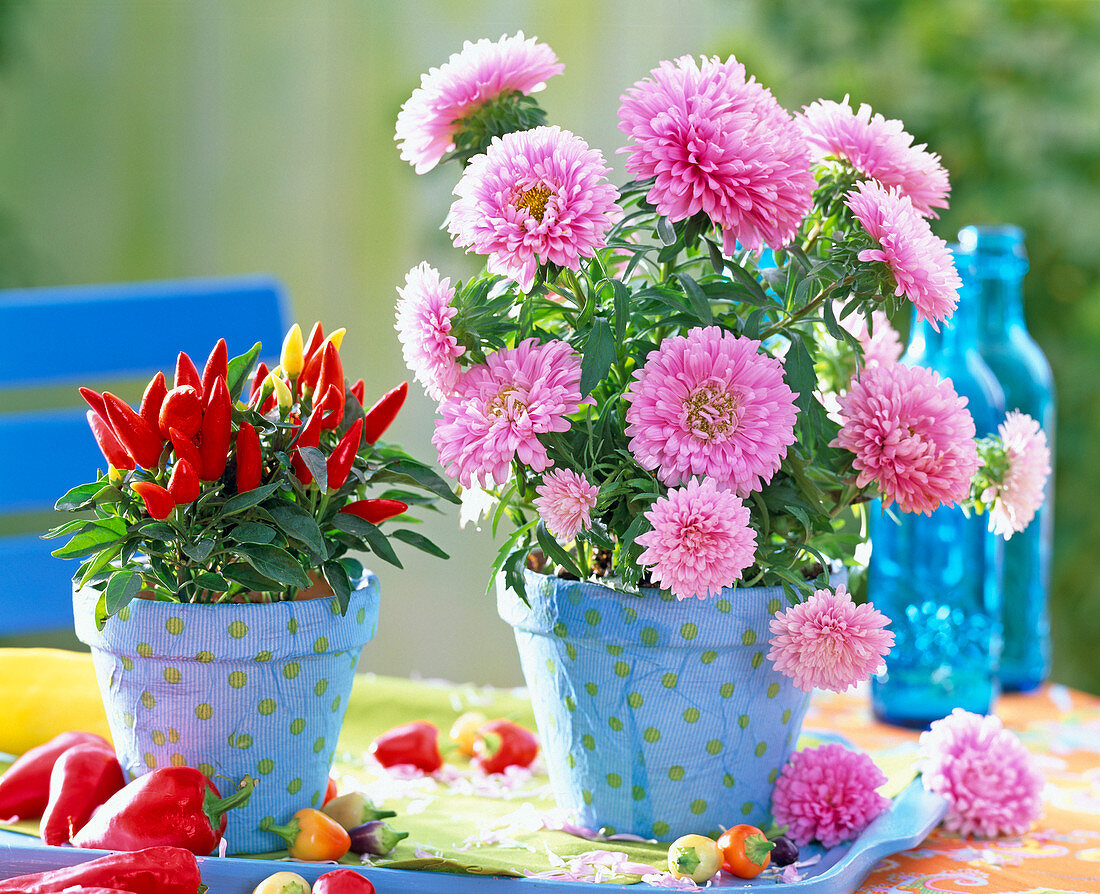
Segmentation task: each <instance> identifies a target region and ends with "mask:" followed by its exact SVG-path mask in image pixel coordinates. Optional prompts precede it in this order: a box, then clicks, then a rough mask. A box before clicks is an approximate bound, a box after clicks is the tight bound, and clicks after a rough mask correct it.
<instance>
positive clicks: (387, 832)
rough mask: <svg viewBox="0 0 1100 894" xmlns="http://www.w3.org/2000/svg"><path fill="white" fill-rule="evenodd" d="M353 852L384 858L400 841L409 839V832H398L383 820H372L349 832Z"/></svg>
mask: <svg viewBox="0 0 1100 894" xmlns="http://www.w3.org/2000/svg"><path fill="white" fill-rule="evenodd" d="M348 837H349V838H350V839H351V850H352V851H353V852H354V853H356V854H370V855H371V856H372V857H384V856H386V854H388V853H390V852H391V851H393V849H394V848H395V847H397V844H398V842H399V841H401V840H402V839H403V838H408V837H409V833H408V832H398V831H397V830H396V829H394V828H393V827H392V826H390V825H389V824H388V823H385V822H383V821H382V820H370V821H368V822H365V823H363V824H362V825H361V826H356V827H355V828H354V829H349V830H348Z"/></svg>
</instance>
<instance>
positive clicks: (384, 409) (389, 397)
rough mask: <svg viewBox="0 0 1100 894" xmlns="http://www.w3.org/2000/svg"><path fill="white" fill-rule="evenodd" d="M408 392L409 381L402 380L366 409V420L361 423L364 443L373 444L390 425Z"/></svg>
mask: <svg viewBox="0 0 1100 894" xmlns="http://www.w3.org/2000/svg"><path fill="white" fill-rule="evenodd" d="M408 393H409V383H408V382H402V383H401V384H400V385H398V386H397V387H396V388H394V389H392V390H390V391H387V392H386V393H385V394H383V395H382V396H381V397H380V398H378V400H377V402H376V403H375V404H374V406H373V407H371V408H370V409H369V410H367V413H366V422H365V423H364V425H363V441H364V443H366V444H374V443H375V442H376V441H377V440H378V439H379V438H380V437H382V435H383V434H385V432H386V429H387V428H389V427H390V423H392V422H393V420H394V418H395V417H396V416H397V414H398V412H399V411H400V410H401V407H402V406H404V404H405V397H406V395H407V394H408Z"/></svg>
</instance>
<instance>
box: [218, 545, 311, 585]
mask: <svg viewBox="0 0 1100 894" xmlns="http://www.w3.org/2000/svg"><path fill="white" fill-rule="evenodd" d="M236 553H237V555H239V556H241V558H243V559H244V560H245V561H246V562H248V564H249V565H251V566H252V567H253V568H255V569H256V570H257V571H258V572H260V574H262V575H263V576H264V577H269V578H271V580H274V581H278V582H279V583H280V584H282V585H283V586H285V587H298V588H299V589H301V590H304V589H305V588H306V587H308V586H309V585H310V583H311V581H310V579H309V576H308V575H307V574H306V573H305V571H304V570H302V566H301V565H299V564H298V561H297V560H296V559H295V558H294V556H292V555H291V554H290V553H288V552H287V551H286V550H285V549H280V548H279V547H277V546H266V545H264V544H260V543H242V544H240V545H239V546H238V547H237V549H236Z"/></svg>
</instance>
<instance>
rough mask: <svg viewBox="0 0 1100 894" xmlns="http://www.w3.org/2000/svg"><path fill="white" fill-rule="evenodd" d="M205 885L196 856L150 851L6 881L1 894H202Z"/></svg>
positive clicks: (176, 851)
mask: <svg viewBox="0 0 1100 894" xmlns="http://www.w3.org/2000/svg"><path fill="white" fill-rule="evenodd" d="M201 884H202V879H201V878H200V877H199V861H198V860H196V859H195V855H194V854H193V853H191V852H190V851H186V850H184V849H183V848H179V847H149V848H145V849H143V850H135V851H131V852H127V853H120V854H108V855H107V856H106V857H100V858H99V859H97V860H87V861H85V862H84V863H77V864H76V865H75V866H66V867H64V868H62V869H51V870H49V871H48V872H36V873H34V874H32V875H20V876H17V877H15V878H9V879H5V880H3V881H0V894H57V892H61V891H70V890H72V889H73V888H77V889H79V888H80V887H82V886H83V887H85V888H91V889H92V890H94V889H96V888H106V889H107V890H112V889H120V890H123V891H127V892H130V894H198V890H199V885H201ZM120 886H121V887H120Z"/></svg>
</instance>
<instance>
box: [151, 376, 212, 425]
mask: <svg viewBox="0 0 1100 894" xmlns="http://www.w3.org/2000/svg"><path fill="white" fill-rule="evenodd" d="M157 428H158V429H159V430H160V433H161V434H162V435H163V436H164V437H165V438H167V437H168V432H169V430H170V429H173V428H174V429H175V430H176V431H178V432H179V433H180V434H182V435H184V436H186V437H188V438H193V437H195V435H197V434H198V433H199V429H200V428H202V398H201V397H200V396H199V390H198V389H197V388H196V387H195V386H194V385H179V386H177V387H175V388H173V389H172V390H171V391H169V392H168V393H167V394H166V395H165V396H164V402H163V403H162V404H161V405H160V413H159V414H158V416H157Z"/></svg>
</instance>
